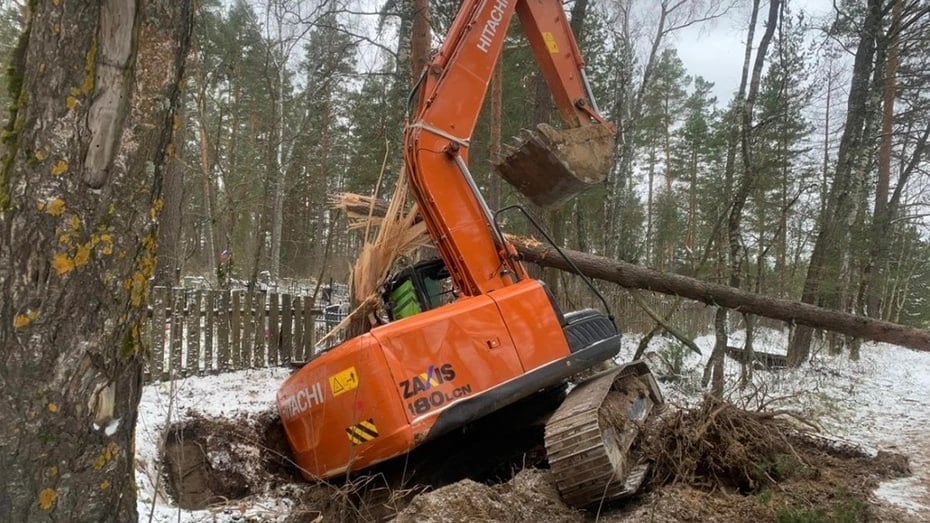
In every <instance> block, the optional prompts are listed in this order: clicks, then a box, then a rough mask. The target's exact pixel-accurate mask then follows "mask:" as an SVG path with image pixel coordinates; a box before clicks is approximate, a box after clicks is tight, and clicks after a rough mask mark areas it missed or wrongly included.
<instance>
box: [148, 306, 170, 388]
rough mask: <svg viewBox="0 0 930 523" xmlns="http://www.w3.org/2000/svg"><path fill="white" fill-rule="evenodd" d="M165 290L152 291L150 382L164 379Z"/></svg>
mask: <svg viewBox="0 0 930 523" xmlns="http://www.w3.org/2000/svg"><path fill="white" fill-rule="evenodd" d="M166 297H167V290H166V289H165V288H164V287H155V289H153V291H152V322H151V323H152V356H151V359H150V360H149V367H150V372H149V375H150V376H151V380H152V381H161V380H163V379H165V376H164V375H163V372H164V369H165V309H166V308H167V306H168V305H167V298H166Z"/></svg>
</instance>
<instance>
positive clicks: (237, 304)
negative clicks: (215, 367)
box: [229, 291, 242, 370]
mask: <svg viewBox="0 0 930 523" xmlns="http://www.w3.org/2000/svg"><path fill="white" fill-rule="evenodd" d="M241 300H242V293H241V292H239V291H232V313H231V315H230V319H229V329H230V347H229V351H230V352H232V368H233V370H236V369H238V368H239V364H240V363H241V362H242V353H241V352H240V351H241V350H242V302H241Z"/></svg>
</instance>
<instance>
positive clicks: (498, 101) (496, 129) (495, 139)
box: [488, 55, 504, 211]
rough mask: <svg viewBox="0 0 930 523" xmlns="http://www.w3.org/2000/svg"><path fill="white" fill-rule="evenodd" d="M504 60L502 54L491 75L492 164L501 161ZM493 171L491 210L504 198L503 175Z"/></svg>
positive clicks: (489, 202)
mask: <svg viewBox="0 0 930 523" xmlns="http://www.w3.org/2000/svg"><path fill="white" fill-rule="evenodd" d="M503 61H504V57H503V55H501V57H500V58H499V59H498V61H497V65H496V66H495V67H494V74H493V75H491V99H490V101H489V103H490V112H491V115H490V120H491V130H490V142H491V143H490V145H489V148H490V151H489V153H490V160H491V164H492V165H497V164H499V163H500V162H501V123H502V122H501V118H502V113H503V102H504V94H503V93H504V73H503V63H502V62H503ZM493 171H494V170H493V169H492V172H491V174H490V175H489V179H488V185H489V186H490V190H489V191H488V193H489V194H488V205H489V206H490V207H491V210H493V211H496V210H498V209H500V208H501V201H502V199H503V198H502V194H501V193H502V186H501V177H500V176H499V175H497V173H496V172H493Z"/></svg>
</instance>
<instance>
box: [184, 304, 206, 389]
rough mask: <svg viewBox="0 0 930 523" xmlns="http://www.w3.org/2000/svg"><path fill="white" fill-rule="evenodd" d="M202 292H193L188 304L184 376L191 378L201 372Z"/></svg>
mask: <svg viewBox="0 0 930 523" xmlns="http://www.w3.org/2000/svg"><path fill="white" fill-rule="evenodd" d="M200 301H201V292H200V291H199V290H194V291H191V295H190V299H189V301H188V302H187V365H186V366H185V367H184V375H185V376H190V375H193V374H198V373H199V372H200V315H201V310H202V309H201V306H200Z"/></svg>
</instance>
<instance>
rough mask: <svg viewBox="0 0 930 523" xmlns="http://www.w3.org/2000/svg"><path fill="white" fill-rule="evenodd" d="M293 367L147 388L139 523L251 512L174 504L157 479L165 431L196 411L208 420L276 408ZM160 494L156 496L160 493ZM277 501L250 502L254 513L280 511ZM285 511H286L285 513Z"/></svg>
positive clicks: (139, 450)
mask: <svg viewBox="0 0 930 523" xmlns="http://www.w3.org/2000/svg"><path fill="white" fill-rule="evenodd" d="M290 373H291V369H286V368H274V369H252V370H244V371H238V372H231V373H228V374H221V375H218V376H203V377H190V378H185V379H179V380H174V381H172V382H163V383H157V384H153V385H148V386H146V387H145V388H144V389H143V391H142V401H141V402H140V403H139V419H138V422H137V424H136V486H137V487H138V505H137V506H138V511H139V521H149V520H150V519H149V516H150V515H151V516H152V517H151V521H158V522H168V521H171V522H194V521H197V522H200V521H226V520H231V519H234V518H237V517H241V516H244V515H247V514H243V513H241V512H240V511H238V507H234V508H232V509H229V510H224V509H218V510H198V511H188V510H181V509H179V508H178V507H176V506H172V505H171V502H170V500H169V499H168V497H167V495H166V494H165V487H164V481H163V480H160V479H159V475H160V474H159V473H160V470H161V469H160V465H159V456H158V449H159V448H160V447H161V443H162V441H163V438H164V429H165V427H166V426H168V425H170V424H171V423H175V422H178V421H183V420H185V419H188V418H190V417H191V415H192V414H194V413H198V414H202V415H204V416H215V417H225V418H236V417H238V416H240V415H243V414H251V413H256V412H262V411H267V410H271V409H273V408H274V399H275V394H276V393H277V392H278V387H280V385H281V383H282V382H283V381H284V380H285V378H287V377H288V376H289V375H290ZM156 491H157V494H156ZM279 503H280V502H279V501H277V500H265V501H262V502H261V503H254V504H252V505H253V507H252V508H251V510H252V511H253V512H254V511H255V510H262V509H264V510H269V511H273V512H279V513H280V512H281V511H280V510H279V509H281V508H286V507H278V506H277V505H278V504H279ZM285 512H286V511H285Z"/></svg>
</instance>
